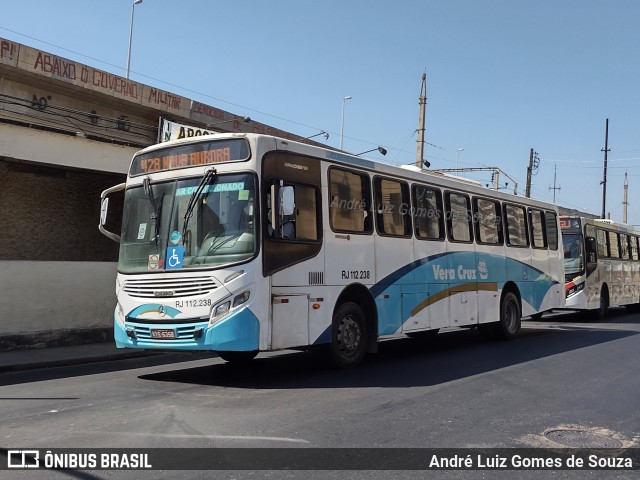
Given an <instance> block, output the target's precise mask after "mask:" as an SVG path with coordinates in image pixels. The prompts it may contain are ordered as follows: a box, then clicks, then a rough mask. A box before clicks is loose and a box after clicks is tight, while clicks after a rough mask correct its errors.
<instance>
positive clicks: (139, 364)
mask: <svg viewBox="0 0 640 480" xmlns="http://www.w3.org/2000/svg"><path fill="white" fill-rule="evenodd" d="M210 357H211V354H210V353H190V352H183V353H164V354H158V353H157V352H153V355H150V356H148V357H140V358H128V359H122V360H109V361H100V362H98V361H95V362H92V363H85V364H81V365H69V366H60V367H51V368H40V369H34V370H24V371H16V372H7V373H2V374H1V375H0V387H2V386H6V385H17V384H21V383H31V382H42V381H45V380H55V379H58V378H72V377H81V376H83V375H97V374H101V373H109V372H118V371H122V370H132V369H136V368H145V367H155V366H158V365H167V364H179V363H182V362H191V361H194V360H200V359H203V358H210Z"/></svg>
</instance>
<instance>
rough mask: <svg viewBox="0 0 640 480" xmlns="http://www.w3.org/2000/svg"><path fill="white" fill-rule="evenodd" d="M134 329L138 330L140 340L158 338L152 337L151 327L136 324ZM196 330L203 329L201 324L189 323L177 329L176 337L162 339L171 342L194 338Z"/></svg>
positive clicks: (137, 336) (137, 335)
mask: <svg viewBox="0 0 640 480" xmlns="http://www.w3.org/2000/svg"><path fill="white" fill-rule="evenodd" d="M205 326H206V324H205ZM133 329H134V331H135V332H136V338H137V339H139V340H156V339H154V338H152V337H151V327H147V326H142V325H135V326H134V327H133ZM196 330H201V326H198V325H188V326H184V327H178V328H176V329H175V332H176V338H172V339H167V340H161V341H162V342H171V341H172V340H193V338H194V335H195V332H196Z"/></svg>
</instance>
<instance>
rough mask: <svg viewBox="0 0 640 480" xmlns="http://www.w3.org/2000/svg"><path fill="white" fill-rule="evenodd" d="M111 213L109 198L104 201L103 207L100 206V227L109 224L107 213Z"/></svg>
mask: <svg viewBox="0 0 640 480" xmlns="http://www.w3.org/2000/svg"><path fill="white" fill-rule="evenodd" d="M108 211H109V198H108V197H107V198H103V199H102V205H100V225H102V226H103V227H104V225H105V223H107V213H108Z"/></svg>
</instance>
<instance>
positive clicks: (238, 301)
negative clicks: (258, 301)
mask: <svg viewBox="0 0 640 480" xmlns="http://www.w3.org/2000/svg"><path fill="white" fill-rule="evenodd" d="M247 300H249V290H247V291H246V292H242V293H241V294H240V295H236V298H234V299H233V306H234V307H237V306H238V305H242V304H243V303H246V301H247Z"/></svg>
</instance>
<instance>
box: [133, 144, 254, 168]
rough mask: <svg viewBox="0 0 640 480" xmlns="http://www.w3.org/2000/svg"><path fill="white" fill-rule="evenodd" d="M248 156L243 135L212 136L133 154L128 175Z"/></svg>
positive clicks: (227, 160)
mask: <svg viewBox="0 0 640 480" xmlns="http://www.w3.org/2000/svg"><path fill="white" fill-rule="evenodd" d="M248 159H249V144H248V142H247V141H246V140H245V139H244V138H234V139H230V140H213V141H211V142H203V143H197V144H193V145H181V146H178V147H170V148H166V149H164V150H158V151H155V152H151V153H145V154H142V155H137V156H135V157H134V159H133V162H132V163H131V169H130V171H129V174H130V175H131V176H135V175H143V174H149V173H156V172H163V171H166V170H175V169H178V168H188V167H197V166H202V165H210V164H213V163H223V162H240V161H244V160H248Z"/></svg>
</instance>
